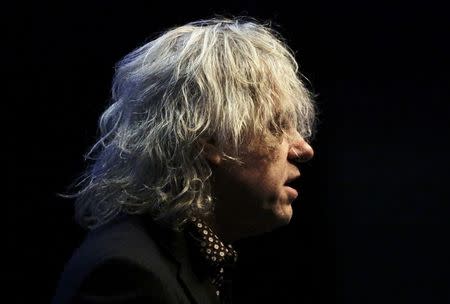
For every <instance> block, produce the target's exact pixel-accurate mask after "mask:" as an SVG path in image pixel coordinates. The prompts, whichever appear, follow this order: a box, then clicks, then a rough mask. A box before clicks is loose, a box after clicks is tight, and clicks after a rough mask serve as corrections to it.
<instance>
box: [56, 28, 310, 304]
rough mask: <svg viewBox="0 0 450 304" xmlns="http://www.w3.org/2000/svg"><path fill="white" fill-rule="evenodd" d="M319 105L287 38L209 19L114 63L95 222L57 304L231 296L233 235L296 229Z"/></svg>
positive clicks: (81, 212) (87, 186)
mask: <svg viewBox="0 0 450 304" xmlns="http://www.w3.org/2000/svg"><path fill="white" fill-rule="evenodd" d="M313 123H314V104H313V102H312V99H311V97H310V94H309V92H308V91H307V89H306V88H305V87H304V85H303V84H302V82H301V79H300V78H299V75H298V67H297V63H296V61H295V59H294V57H293V55H292V54H291V52H290V51H289V49H288V48H287V47H286V45H285V44H284V43H283V42H282V40H281V38H280V37H279V36H278V34H277V33H276V32H275V31H273V30H272V29H270V28H268V27H267V26H264V25H261V24H258V23H256V22H254V21H244V20H237V19H236V20H228V19H220V20H219V19H213V20H203V21H198V22H193V23H190V24H187V25H185V26H181V27H177V28H174V29H171V30H169V31H167V32H165V33H164V34H162V35H161V36H160V37H158V38H157V39H155V40H153V41H151V42H149V43H147V44H145V45H144V46H142V47H140V48H138V49H136V50H135V51H133V52H131V53H130V54H128V55H127V56H126V57H125V58H124V59H123V60H122V61H120V62H119V64H118V65H117V70H116V74H115V77H114V81H113V89H112V100H111V104H110V106H109V107H108V108H107V109H106V111H105V112H104V113H103V115H102V116H101V119H100V130H101V137H100V139H99V140H98V142H97V143H96V144H95V145H94V147H93V148H92V150H91V152H90V155H91V156H92V157H93V160H94V161H93V164H92V166H91V167H90V168H89V170H88V171H87V173H86V177H85V178H84V180H83V183H82V184H81V188H80V190H79V191H78V192H77V193H76V195H75V196H76V198H77V200H76V218H77V220H78V222H79V223H80V224H81V225H82V226H83V227H87V228H89V229H90V230H91V231H90V232H89V234H88V236H87V238H86V240H85V241H84V242H83V243H82V245H81V246H80V248H78V250H77V251H76V252H75V254H74V255H73V257H72V259H71V260H70V261H69V263H68V264H67V266H66V268H65V271H64V273H63V275H62V278H61V281H60V283H59V287H58V290H57V292H56V295H55V297H54V300H53V303H55V304H61V303H92V304H93V303H229V302H230V301H231V294H230V288H231V282H230V279H229V277H230V271H231V269H232V267H233V263H234V262H235V261H236V257H237V254H236V252H235V251H234V249H233V247H232V245H231V243H232V242H234V241H236V240H238V239H241V238H244V237H247V236H251V235H255V234H260V233H264V232H266V231H270V230H273V229H274V228H276V227H279V226H282V225H286V224H288V223H289V221H290V219H291V217H292V207H291V203H292V202H293V201H294V200H295V199H296V198H297V196H298V192H297V190H296V189H295V188H294V187H293V186H292V183H293V182H294V181H295V180H296V179H297V178H298V177H299V176H300V170H299V164H300V163H301V162H303V161H307V160H309V159H310V158H311V157H312V156H313V150H312V148H311V146H310V145H309V144H308V143H307V141H306V140H307V138H309V137H310V136H311V134H312V131H313Z"/></svg>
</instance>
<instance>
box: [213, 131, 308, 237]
mask: <svg viewBox="0 0 450 304" xmlns="http://www.w3.org/2000/svg"><path fill="white" fill-rule="evenodd" d="M290 135H292V138H291V139H289V140H288V139H287V137H286V136H284V137H283V139H282V141H281V143H280V144H279V145H277V146H276V147H275V148H273V149H271V150H270V152H267V149H265V147H263V146H258V145H256V146H254V147H252V148H250V149H248V151H247V152H246V153H245V155H243V156H242V157H241V159H242V160H243V162H244V164H243V165H238V164H235V163H232V162H228V161H222V162H220V163H219V164H217V166H214V167H213V195H214V198H215V201H216V205H215V217H216V218H215V221H216V225H217V229H218V230H219V232H220V231H223V233H222V234H224V236H225V237H227V236H226V235H227V234H228V235H229V236H228V237H227V238H228V239H229V240H231V241H233V240H234V239H238V238H241V237H244V236H250V235H254V234H259V233H263V232H266V231H270V230H272V229H274V228H276V227H279V226H282V225H286V224H288V223H289V221H290V220H291V218H292V206H291V204H292V202H293V201H294V200H295V199H296V198H297V196H298V192H297V190H296V189H294V188H292V187H290V186H289V184H290V183H291V182H292V181H293V180H295V179H297V178H298V177H299V176H300V171H299V167H298V161H307V160H309V159H311V158H312V157H313V154H314V152H313V149H312V148H311V146H310V145H309V144H308V143H307V142H306V141H305V140H303V138H302V137H301V136H300V135H299V134H298V133H297V132H296V131H291V133H290Z"/></svg>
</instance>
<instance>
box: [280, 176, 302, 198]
mask: <svg viewBox="0 0 450 304" xmlns="http://www.w3.org/2000/svg"><path fill="white" fill-rule="evenodd" d="M299 177H300V174H299V175H296V176H293V177H290V178H288V179H287V181H286V183H285V184H284V186H285V187H286V190H287V191H288V195H289V197H290V198H291V199H292V200H294V199H296V198H297V197H298V190H297V188H298V185H297V183H296V181H297V180H298V178H299Z"/></svg>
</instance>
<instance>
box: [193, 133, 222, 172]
mask: <svg viewBox="0 0 450 304" xmlns="http://www.w3.org/2000/svg"><path fill="white" fill-rule="evenodd" d="M199 144H200V147H202V154H203V156H204V157H205V158H206V160H207V161H208V162H209V163H210V164H211V165H213V166H218V165H220V164H221V163H222V160H223V159H222V153H221V152H220V151H219V149H218V148H217V146H216V144H215V141H214V139H212V138H211V139H203V138H202V139H200V140H199Z"/></svg>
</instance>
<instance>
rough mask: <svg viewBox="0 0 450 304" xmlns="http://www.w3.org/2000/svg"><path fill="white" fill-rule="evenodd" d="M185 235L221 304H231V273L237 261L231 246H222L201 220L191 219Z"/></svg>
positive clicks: (235, 253)
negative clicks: (203, 266)
mask: <svg viewBox="0 0 450 304" xmlns="http://www.w3.org/2000/svg"><path fill="white" fill-rule="evenodd" d="M186 232H187V235H188V236H189V239H190V240H191V244H192V245H193V247H194V254H195V255H196V256H197V257H198V259H199V260H200V261H201V263H202V264H203V265H205V268H206V271H207V273H208V275H209V277H210V278H211V282H212V284H213V285H214V287H215V288H216V294H217V296H219V297H220V298H221V300H222V303H231V272H232V269H233V266H234V264H235V263H236V261H237V252H236V250H234V249H233V246H231V244H224V243H223V242H222V241H221V240H220V239H219V237H218V236H217V235H216V234H215V233H214V232H213V231H212V229H211V228H210V227H209V226H208V225H207V224H205V222H203V221H202V220H200V219H198V218H195V217H193V218H192V219H191V221H190V223H189V225H188V226H187V230H186Z"/></svg>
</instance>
